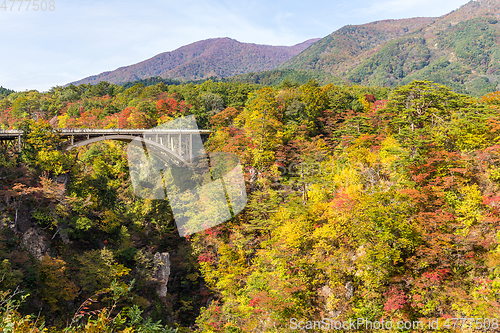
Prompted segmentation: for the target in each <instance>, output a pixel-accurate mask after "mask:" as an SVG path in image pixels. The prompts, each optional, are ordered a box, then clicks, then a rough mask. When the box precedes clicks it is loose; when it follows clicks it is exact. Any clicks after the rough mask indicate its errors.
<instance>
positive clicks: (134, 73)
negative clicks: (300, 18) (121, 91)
mask: <svg viewBox="0 0 500 333" xmlns="http://www.w3.org/2000/svg"><path fill="white" fill-rule="evenodd" d="M318 40H319V38H317V39H310V40H307V41H305V42H303V43H300V44H297V45H294V46H271V45H259V44H251V43H241V42H238V41H237V40H234V39H231V38H214V39H206V40H202V41H199V42H195V43H192V44H189V45H186V46H182V47H180V48H178V49H176V50H174V51H172V52H164V53H160V54H158V55H156V56H154V57H152V58H150V59H147V60H145V61H142V62H139V63H137V64H134V65H131V66H125V67H120V68H118V69H116V70H114V71H110V72H104V73H101V74H99V75H94V76H89V77H87V78H84V79H82V80H79V81H75V82H72V83H73V84H75V85H77V84H82V83H92V84H96V83H99V82H101V81H108V82H110V83H115V84H119V83H124V82H127V81H135V80H140V79H146V78H149V77H155V76H160V77H162V78H172V79H181V80H199V79H204V78H208V77H211V76H217V77H229V76H233V75H238V74H243V73H248V72H258V71H265V70H270V69H273V68H275V67H276V66H278V65H279V64H281V63H282V62H284V61H286V60H289V59H291V58H292V57H293V56H295V55H297V54H299V53H300V52H302V51H303V50H305V49H306V48H308V47H309V46H311V45H312V44H313V43H314V42H316V41H318Z"/></svg>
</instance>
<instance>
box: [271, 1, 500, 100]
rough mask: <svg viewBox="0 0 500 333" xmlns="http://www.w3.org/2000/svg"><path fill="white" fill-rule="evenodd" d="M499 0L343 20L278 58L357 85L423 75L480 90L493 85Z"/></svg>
mask: <svg viewBox="0 0 500 333" xmlns="http://www.w3.org/2000/svg"><path fill="white" fill-rule="evenodd" d="M498 13H500V0H482V1H471V2H469V3H467V4H465V5H464V6H462V7H460V8H459V9H457V10H455V11H453V12H451V13H449V14H446V15H443V16H441V17H438V18H413V19H403V20H386V21H379V22H373V23H368V24H364V25H358V26H345V27H343V28H341V29H339V30H337V31H335V32H333V33H332V34H330V35H328V36H326V37H325V38H323V39H321V40H320V41H318V42H316V43H315V44H314V45H312V46H311V47H310V48H308V49H307V50H305V51H304V52H302V53H300V54H299V55H297V56H295V57H293V58H292V59H290V60H288V61H286V62H284V63H283V64H281V65H280V66H278V68H279V69H291V70H312V71H315V72H318V73H325V74H329V75H333V76H337V77H341V78H343V79H345V80H346V81H348V82H351V83H354V84H363V85H381V86H395V85H397V84H400V83H408V82H410V81H412V80H414V79H429V80H432V81H436V82H439V83H442V84H446V85H448V86H450V87H452V88H453V89H454V90H455V91H458V92H464V93H470V94H473V95H481V94H485V93H488V92H491V91H495V90H496V89H499V88H500V86H499V85H498V82H499V75H500V23H499V20H500V14H498Z"/></svg>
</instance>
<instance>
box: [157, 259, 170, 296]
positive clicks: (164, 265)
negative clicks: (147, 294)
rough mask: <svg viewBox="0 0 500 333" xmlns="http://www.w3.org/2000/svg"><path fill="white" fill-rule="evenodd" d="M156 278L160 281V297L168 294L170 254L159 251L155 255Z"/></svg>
mask: <svg viewBox="0 0 500 333" xmlns="http://www.w3.org/2000/svg"><path fill="white" fill-rule="evenodd" d="M154 264H155V266H154V278H155V279H156V280H157V281H158V282H159V285H158V287H157V288H156V293H157V294H158V296H160V297H166V296H167V282H168V277H169V276H170V254H168V253H166V252H163V253H160V252H157V253H155V255H154Z"/></svg>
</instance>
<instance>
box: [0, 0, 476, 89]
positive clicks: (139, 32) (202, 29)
mask: <svg viewBox="0 0 500 333" xmlns="http://www.w3.org/2000/svg"><path fill="white" fill-rule="evenodd" d="M3 1H4V0H0V5H1V4H2V3H3ZM43 1H44V2H45V4H42V0H38V2H37V4H38V5H42V6H44V7H43V8H45V5H46V6H47V9H46V10H45V11H42V10H41V9H39V10H38V11H34V10H33V2H31V3H29V2H28V1H23V2H22V3H21V1H20V0H18V1H17V2H16V3H15V4H14V6H13V9H12V11H11V10H10V9H11V6H12V4H13V2H12V0H10V1H9V0H6V3H5V5H4V8H0V42H1V51H0V86H3V87H5V88H9V89H14V90H16V91H24V90H29V89H37V90H39V91H47V90H48V89H50V88H51V87H53V86H58V85H60V86H62V85H65V84H66V83H69V82H71V81H75V80H79V79H82V78H84V77H87V76H90V75H95V74H99V73H101V72H104V71H110V70H114V69H116V68H118V67H121V66H127V65H131V64H134V63H137V62H140V61H142V60H145V59H148V58H151V57H153V56H155V55H156V54H158V53H162V52H166V51H172V50H175V49H176V48H179V47H181V46H183V45H186V44H189V43H192V42H195V41H198V40H203V39H207V38H215V37H230V38H234V39H236V40H238V41H240V42H248V43H257V44H270V45H294V44H297V43H300V42H302V41H304V40H306V39H309V38H316V37H324V36H326V35H328V34H330V33H332V32H333V31H335V30H337V29H338V28H340V27H342V26H344V25H347V24H363V23H368V22H372V21H378V20H384V19H400V18H409V17H417V16H441V15H443V14H446V13H448V12H450V11H452V10H454V9H457V8H458V7H460V6H461V5H464V4H465V3H467V2H468V1H467V0H440V1H436V0H339V1H335V0H333V1H314V0H309V1H304V0H301V1H295V0H288V1H282V0H278V1H269V0H267V1H266V0H243V1H234V0H233V1H229V0H217V1H208V0H184V1H179V0H176V1H171V0H167V1H165V0H164V1H156V0H154V1H147V2H145V1H139V0H135V1H129V0H121V1H117V0H107V1H97V0H95V1H91V0H87V1H86V0H83V1H74V0H53V2H52V4H53V5H54V7H52V9H54V10H53V11H50V10H49V8H48V5H49V1H48V0H43ZM20 5H21V10H20V11H19V6H20ZM28 5H29V6H28ZM5 6H6V10H4V9H5ZM26 8H28V10H26Z"/></svg>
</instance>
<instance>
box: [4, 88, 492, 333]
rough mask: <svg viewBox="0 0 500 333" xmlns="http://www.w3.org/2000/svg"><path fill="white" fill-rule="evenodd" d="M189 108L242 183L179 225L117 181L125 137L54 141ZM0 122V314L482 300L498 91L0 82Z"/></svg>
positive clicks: (281, 316) (410, 313) (277, 309)
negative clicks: (216, 209)
mask: <svg viewBox="0 0 500 333" xmlns="http://www.w3.org/2000/svg"><path fill="white" fill-rule="evenodd" d="M191 114H192V115H194V116H195V118H196V120H197V123H198V127H199V128H202V129H209V130H211V131H212V133H211V135H210V137H209V138H208V140H207V141H206V142H205V149H206V150H208V151H211V152H216V151H221V152H227V153H233V154H236V155H237V156H238V158H239V159H240V161H241V163H242V165H243V167H244V174H245V186H246V193H247V198H248V202H247V205H246V207H245V209H244V210H243V211H242V212H241V213H240V214H238V215H237V216H236V217H234V218H232V219H231V220H229V221H227V222H225V223H223V224H220V225H218V226H216V227H213V228H211V229H207V230H205V231H202V232H198V233H195V234H192V235H189V236H187V237H180V236H179V234H178V232H177V229H176V225H175V223H174V217H173V214H172V210H171V208H170V206H169V202H168V200H153V199H142V198H139V197H137V196H136V195H134V191H133V188H132V184H131V181H130V177H129V165H128V161H127V152H126V151H127V150H126V149H127V143H124V142H119V141H102V142H99V143H95V144H90V145H87V146H84V147H81V148H80V149H75V150H71V151H69V152H67V151H64V150H63V149H62V147H63V142H62V139H61V138H60V137H59V136H58V135H57V131H58V130H60V129H68V128H101V129H114V128H122V129H127V128H129V129H136V128H137V129H140V128H153V127H155V126H157V125H160V124H162V123H165V122H167V121H170V120H172V119H176V118H178V117H181V116H185V115H191ZM0 128H1V129H3V130H8V129H22V130H23V131H24V138H23V145H22V147H21V149H19V147H18V146H17V144H15V143H14V142H8V141H4V142H2V145H1V146H0V149H1V150H2V152H1V154H0V198H1V200H0V280H1V281H0V330H1V331H2V332H68V333H69V332H75V333H76V332H175V331H177V332H195V331H196V332H232V333H236V332H292V331H294V330H293V328H292V327H291V323H292V322H299V321H303V322H306V321H311V322H314V321H316V322H320V321H322V320H323V319H324V318H330V319H332V320H338V321H348V320H349V319H351V320H356V319H357V318H365V319H367V320H370V321H374V322H375V321H381V320H385V321H389V320H392V321H394V322H396V321H398V320H403V321H405V320H409V321H421V322H422V323H424V324H425V325H428V323H429V322H432V321H433V320H436V319H438V320H439V325H440V326H439V330H440V331H443V332H453V331H472V330H473V328H474V327H476V328H477V326H473V323H472V322H468V323H467V325H469V326H467V325H466V326H463V327H462V328H461V329H458V328H456V329H454V328H453V325H451V327H450V324H449V320H448V326H446V323H447V319H449V318H472V317H473V318H482V319H486V318H489V319H490V320H491V322H490V321H488V323H489V325H494V323H495V322H496V321H495V320H494V319H495V318H499V315H500V310H499V309H500V306H499V304H498V300H499V296H500V266H499V265H500V247H499V242H500V231H499V230H500V229H499V226H500V211H499V205H500V169H499V168H500V93H499V92H493V93H489V94H486V95H484V96H481V97H471V96H468V95H463V94H458V93H455V92H454V91H453V90H452V89H451V88H448V87H446V86H444V85H441V84H437V83H434V82H431V81H425V80H422V81H413V82H411V83H408V84H406V85H399V86H397V87H394V88H385V87H366V86H357V85H333V84H327V85H320V84H318V83H317V82H316V81H314V80H310V81H308V82H307V83H305V84H298V83H294V82H291V81H289V80H286V81H284V82H282V83H281V84H279V85H274V86H264V85H259V84H250V83H240V82H214V81H212V80H208V81H205V82H202V83H196V84H195V83H189V84H164V83H162V82H160V83H157V84H152V85H149V86H146V85H144V84H135V85H132V86H129V87H124V86H119V85H115V84H110V83H107V82H101V83H99V84H97V85H90V84H81V85H78V86H75V85H70V86H67V87H55V88H52V89H51V90H50V91H48V92H45V93H40V92H38V91H34V90H33V91H25V92H13V91H10V90H7V89H2V90H1V91H0ZM161 253H168V254H169V267H168V268H169V276H168V281H164V280H159V279H158V277H157V270H158V269H159V268H158V264H157V257H158V255H159V254H161ZM162 283H164V284H165V286H166V290H167V291H166V295H162V294H161V293H159V292H158V290H159V287H160V285H161V284H162ZM474 324H477V323H474ZM484 325H486V321H484ZM426 327H427V326H426ZM489 327H490V329H493V328H494V326H489ZM496 327H498V323H497V326H496ZM310 331H321V329H320V328H318V327H315V328H311V330H310ZM385 331H387V330H385ZM394 331H406V332H410V331H411V330H394ZM422 331H426V330H422ZM492 331H494V329H493V330H492Z"/></svg>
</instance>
